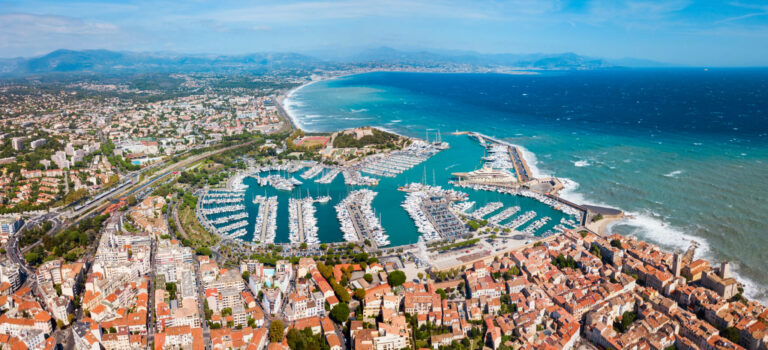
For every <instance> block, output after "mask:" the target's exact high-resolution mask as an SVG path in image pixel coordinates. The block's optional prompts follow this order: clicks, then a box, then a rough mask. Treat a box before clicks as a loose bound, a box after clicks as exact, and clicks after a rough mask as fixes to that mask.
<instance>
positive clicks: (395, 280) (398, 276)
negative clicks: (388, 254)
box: [387, 270, 405, 287]
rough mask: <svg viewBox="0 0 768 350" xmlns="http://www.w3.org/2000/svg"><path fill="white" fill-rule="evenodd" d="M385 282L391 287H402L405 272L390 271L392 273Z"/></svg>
mask: <svg viewBox="0 0 768 350" xmlns="http://www.w3.org/2000/svg"><path fill="white" fill-rule="evenodd" d="M387 282H389V285H390V286H392V287H398V286H400V285H402V284H403V283H404V282H405V272H403V271H400V270H396V271H392V273H390V274H389V276H387Z"/></svg>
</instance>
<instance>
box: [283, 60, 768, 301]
mask: <svg viewBox="0 0 768 350" xmlns="http://www.w3.org/2000/svg"><path fill="white" fill-rule="evenodd" d="M372 72H378V71H369V72H355V73H349V74H342V75H335V76H325V77H320V78H319V79H316V80H313V81H311V82H307V83H306V84H303V85H301V86H298V87H296V88H294V89H291V90H290V91H288V93H286V99H285V100H287V101H288V102H290V98H291V97H292V96H293V95H294V94H296V93H297V92H298V91H299V90H300V89H302V88H303V87H305V86H308V85H311V84H314V83H316V82H320V81H325V80H333V79H338V78H342V77H348V76H353V75H358V74H366V73H372ZM423 73H437V72H423ZM283 106H284V107H285V104H283ZM286 112H287V114H288V116H289V118H291V120H292V121H293V122H294V123H295V125H297V126H298V127H301V123H300V121H299V120H298V119H299V118H297V116H296V115H294V114H293V113H292V112H291V110H290V108H286ZM377 128H379V129H382V130H385V131H388V132H392V130H387V129H385V128H382V127H378V126H377ZM393 133H395V134H398V135H400V134H399V133H397V132H393ZM477 134H480V135H483V134H482V133H477ZM401 136H402V135H401ZM483 136H487V135H483ZM494 139H496V140H499V141H501V142H503V143H505V144H509V145H512V146H515V147H519V149H520V150H521V153H522V156H523V158H524V159H525V161H526V162H527V163H528V164H529V166H530V170H531V173H532V175H534V176H535V177H542V176H556V175H554V174H555V172H553V171H551V170H542V169H541V168H539V167H538V158H537V157H536V155H535V154H534V153H533V152H531V151H529V150H528V149H527V148H525V147H523V146H520V145H517V144H513V143H511V142H507V141H504V140H501V139H498V138H495V137H494ZM561 180H564V181H563V184H564V185H565V188H564V189H563V190H561V191H560V193H559V194H558V196H559V197H561V198H564V199H567V200H569V201H573V202H575V203H579V204H590V205H597V206H610V207H614V208H620V209H621V210H622V211H624V212H625V214H626V215H625V216H624V217H622V218H604V219H603V220H600V221H599V222H598V223H595V224H596V227H595V232H597V233H599V234H602V235H610V234H613V233H616V231H619V232H622V233H620V234H622V235H631V236H636V237H638V238H640V239H643V240H645V241H648V242H651V243H653V244H656V245H659V246H660V247H661V248H662V249H663V250H665V251H675V250H685V249H687V247H688V246H689V245H690V244H691V242H692V241H694V242H696V243H698V245H699V249H697V250H696V254H695V257H696V258H700V259H704V260H708V261H715V260H717V259H718V257H717V254H716V253H713V250H712V249H711V247H710V244H709V242H708V241H707V239H706V238H705V237H700V236H697V235H694V234H693V233H689V232H687V230H686V229H685V228H681V227H678V226H674V225H672V224H669V223H668V222H666V220H664V218H663V217H658V216H656V215H653V213H646V212H643V211H637V210H635V211H627V210H625V209H622V206H618V205H609V204H606V203H602V202H601V201H599V200H597V201H596V200H594V199H592V198H586V197H585V195H583V194H582V193H579V192H577V189H578V187H579V183H578V182H576V181H574V180H572V179H568V178H561ZM591 226H592V225H590V227H591ZM626 226H629V227H631V228H632V229H633V230H635V229H636V231H635V232H629V233H628V232H627V230H626ZM614 228H616V229H614ZM630 231H631V230H630ZM734 262H735V265H736V266H735V268H734V274H735V275H736V276H737V278H738V280H739V281H740V283H742V284H743V285H744V286H745V287H746V288H745V289H746V293H745V295H747V296H749V297H750V298H755V299H757V298H759V297H758V295H759V294H760V290H759V287H758V286H759V284H757V283H755V282H754V281H752V280H751V279H749V278H746V277H745V276H743V275H741V274H739V268H738V265H740V264H742V263H741V262H740V261H738V260H736V261H734Z"/></svg>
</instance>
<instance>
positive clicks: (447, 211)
mask: <svg viewBox="0 0 768 350" xmlns="http://www.w3.org/2000/svg"><path fill="white" fill-rule="evenodd" d="M400 190H401V191H405V192H408V195H407V196H405V201H404V202H403V204H402V207H403V208H405V211H407V212H408V215H410V216H411V219H413V222H414V224H415V225H416V229H417V230H418V231H419V232H420V233H421V234H422V237H423V238H424V240H425V241H427V242H428V241H434V240H438V239H441V238H445V237H456V236H460V235H463V234H465V233H467V229H466V225H464V223H462V222H461V220H459V218H458V217H456V215H455V214H454V213H453V211H452V210H451V207H450V204H451V202H453V201H456V200H465V199H466V198H467V196H466V194H465V193H461V192H458V191H454V190H443V189H442V188H440V187H433V186H427V185H421V184H413V183H412V184H408V185H406V186H403V187H401V188H400Z"/></svg>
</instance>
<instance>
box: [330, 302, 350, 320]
mask: <svg viewBox="0 0 768 350" xmlns="http://www.w3.org/2000/svg"><path fill="white" fill-rule="evenodd" d="M330 317H331V319H332V320H334V321H335V322H336V323H344V322H346V321H347V319H348V318H349V305H347V304H346V303H339V304H337V305H336V306H334V307H333V309H331V314H330Z"/></svg>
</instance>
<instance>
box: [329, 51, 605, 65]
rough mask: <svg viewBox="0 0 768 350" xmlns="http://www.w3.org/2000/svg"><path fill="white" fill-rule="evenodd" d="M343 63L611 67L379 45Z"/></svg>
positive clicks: (545, 57)
mask: <svg viewBox="0 0 768 350" xmlns="http://www.w3.org/2000/svg"><path fill="white" fill-rule="evenodd" d="M339 60H340V61H345V62H350V63H351V62H376V63H382V64H407V65H423V66H439V65H441V64H459V65H472V66H478V67H483V66H484V67H508V68H521V69H600V68H609V67H615V66H616V65H614V64H611V63H610V62H608V61H606V60H603V59H598V58H590V57H586V56H581V55H577V54H575V53H561V54H481V53H477V52H471V51H468V52H443V53H437V52H431V51H400V50H395V49H393V48H389V47H380V48H376V49H369V50H365V51H362V52H360V53H359V54H357V55H353V56H350V57H347V58H341V59H339Z"/></svg>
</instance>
